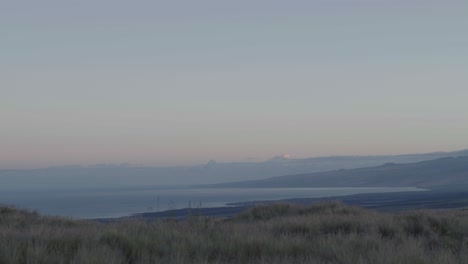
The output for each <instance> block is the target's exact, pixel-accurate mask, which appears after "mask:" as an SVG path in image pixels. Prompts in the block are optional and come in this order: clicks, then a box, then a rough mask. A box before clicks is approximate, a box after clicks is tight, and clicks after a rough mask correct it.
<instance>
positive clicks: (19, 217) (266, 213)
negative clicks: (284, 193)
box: [0, 202, 468, 264]
mask: <svg viewBox="0 0 468 264" xmlns="http://www.w3.org/2000/svg"><path fill="white" fill-rule="evenodd" d="M0 263H411V264H414V263H438V264H439V263H447V264H448V263H468V211H465V210H455V209H451V210H424V211H409V212H400V213H384V212H377V211H372V210H368V209H363V208H360V207H353V206H348V205H345V204H342V203H338V202H326V203H317V204H314V205H309V206H300V205H291V204H271V205H264V206H255V207H252V208H249V209H248V210H246V211H244V212H242V213H240V214H239V215H237V216H235V217H233V218H209V217H200V216H193V217H191V218H188V219H186V220H183V221H175V220H170V219H169V220H168V219H165V220H162V219H160V220H154V221H148V220H145V219H144V218H141V219H139V218H128V219H123V220H119V221H114V222H109V223H102V222H98V221H90V220H73V219H66V218H60V217H47V216H40V215H39V214H37V213H35V212H30V211H26V210H21V209H16V208H13V207H8V206H2V207H0Z"/></svg>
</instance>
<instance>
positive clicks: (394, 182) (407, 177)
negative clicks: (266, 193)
mask: <svg viewBox="0 0 468 264" xmlns="http://www.w3.org/2000/svg"><path fill="white" fill-rule="evenodd" d="M461 185H468V156H462V157H456V158H455V157H446V158H439V159H435V160H429V161H421V162H417V163H408V164H396V163H386V164H384V165H381V166H377V167H368V168H359V169H347V170H344V169H341V170H335V171H329V172H318V173H306V174H296V175H287V176H279V177H272V178H267V179H263V180H254V181H242V182H232V183H225V184H216V185H210V187H229V188H243V187H246V188H249V187H250V188H264V187H265V188H266V187H270V188H279V187H294V188H297V187H421V188H430V187H438V186H439V187H440V186H461Z"/></svg>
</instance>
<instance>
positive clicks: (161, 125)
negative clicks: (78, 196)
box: [0, 0, 468, 169]
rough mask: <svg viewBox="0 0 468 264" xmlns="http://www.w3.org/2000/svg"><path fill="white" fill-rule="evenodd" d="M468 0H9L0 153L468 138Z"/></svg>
mask: <svg viewBox="0 0 468 264" xmlns="http://www.w3.org/2000/svg"><path fill="white" fill-rule="evenodd" d="M466 14H468V2H467V1H454V0H445V1H433V0H425V1H422V0H421V1H417V0H406V1H403V0H327V1H325V0H309V1H298V0H291V1H277V0H237V1H223V0H216V1H215V0H212V1H208V0H199V1H188V0H187V1H180V0H172V1H157V0H153V1H149V0H148V1H137V0H136V1H122V0H79V1H78V0H69V1H66V0H60V1H58V0H56V1H51V0H43V1H32V0H31V1H22V0H11V1H10V0H2V1H1V3H0V169H10V168H36V167H46V166H61V165H69V164H96V163H131V164H140V165H151V166H153V165H154V166H166V165H182V164H199V163H206V162H207V161H208V160H217V161H222V162H230V161H261V160H265V159H268V158H271V157H273V156H277V155H283V154H284V155H286V154H287V155H290V156H291V157H293V158H305V157H315V156H329V155H376V154H399V153H422V152H432V151H450V150H459V149H464V148H468V137H467V136H466V135H468V103H467V102H468V75H467V72H468V34H467V29H468V16H467V15H466Z"/></svg>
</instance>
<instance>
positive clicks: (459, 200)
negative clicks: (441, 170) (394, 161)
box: [87, 190, 468, 223]
mask: <svg viewBox="0 0 468 264" xmlns="http://www.w3.org/2000/svg"><path fill="white" fill-rule="evenodd" d="M329 201H340V202H343V203H344V204H347V205H351V206H358V207H363V208H366V209H372V210H376V211H381V212H398V211H410V210H423V209H465V208H468V191H465V190H457V191H449V190H428V191H424V192H421V191H416V192H394V193H363V194H353V195H346V196H330V197H321V198H291V199H281V200H268V201H250V202H239V203H229V204H226V205H227V206H222V207H207V208H182V209H174V210H166V211H161V212H142V213H136V214H132V215H129V216H123V217H116V218H95V219H87V220H92V221H99V222H104V223H106V222H115V221H121V220H128V219H135V218H138V219H145V220H148V221H152V220H164V219H172V220H177V221H179V220H185V219H188V218H190V217H194V216H195V217H196V216H202V217H216V218H233V217H235V216H237V215H238V214H240V213H241V212H243V211H245V210H247V209H248V208H250V207H254V206H261V205H268V204H274V203H291V204H300V205H310V204H314V203H319V202H329Z"/></svg>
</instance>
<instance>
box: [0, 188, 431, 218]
mask: <svg viewBox="0 0 468 264" xmlns="http://www.w3.org/2000/svg"><path fill="white" fill-rule="evenodd" d="M405 191H423V189H418V188H412V187H403V188H390V187H389V188H386V187H384V188H375V187H374V188H221V189H211V188H210V189H198V188H151V189H150V188H141V189H138V188H131V189H130V188H128V189H125V188H121V189H85V190H48V191H2V192H0V204H6V205H14V206H16V207H18V208H25V209H31V210H37V211H38V212H39V213H40V214H43V215H59V216H66V217H70V218H77V219H83V218H88V219H89V218H107V217H120V216H127V215H131V214H135V213H142V212H158V211H165V210H171V209H180V208H188V207H191V208H206V207H220V206H226V204H227V203H232V202H246V201H259V200H280V199H289V198H317V197H331V196H341V195H351V194H357V193H385V192H405Z"/></svg>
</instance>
